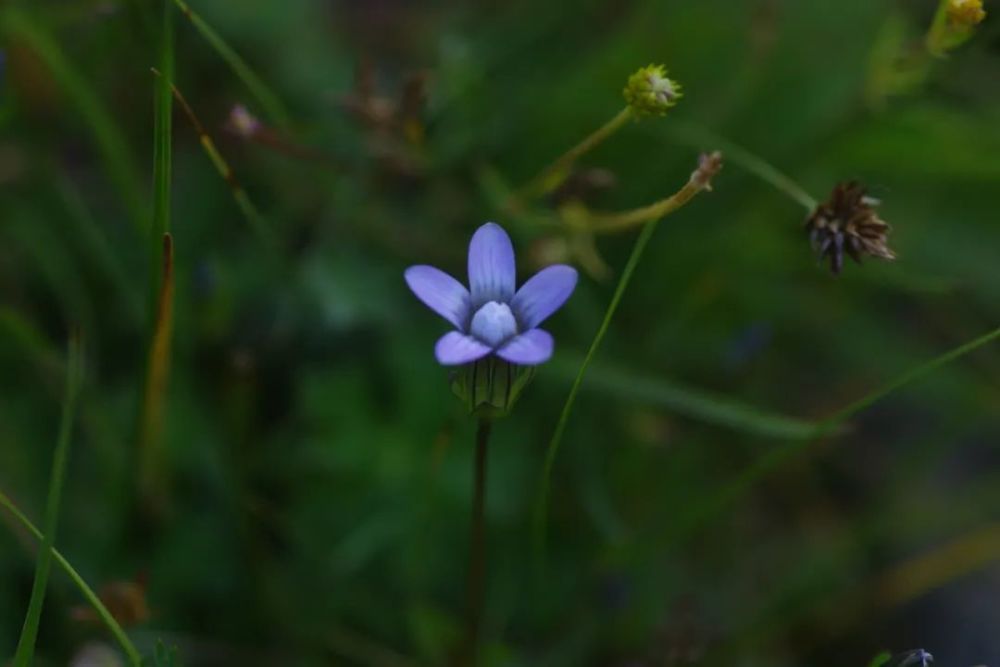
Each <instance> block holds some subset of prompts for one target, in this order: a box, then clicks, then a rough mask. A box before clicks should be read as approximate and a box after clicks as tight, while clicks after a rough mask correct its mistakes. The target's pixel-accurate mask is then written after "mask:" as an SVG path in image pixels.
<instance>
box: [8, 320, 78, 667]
mask: <svg viewBox="0 0 1000 667" xmlns="http://www.w3.org/2000/svg"><path fill="white" fill-rule="evenodd" d="M68 356H69V358H68V361H67V363H66V391H65V395H64V396H65V397H64V399H63V409H62V417H61V420H60V423H59V439H58V441H57V443H56V451H55V454H54V456H53V460H52V474H51V478H50V480H49V496H48V501H47V503H46V506H45V536H44V537H43V538H42V546H41V548H40V549H39V551H38V559H37V561H36V563H35V581H34V584H33V585H32V587H31V599H30V601H29V602H28V611H27V613H26V614H25V617H24V627H23V628H22V630H21V638H20V639H19V640H18V642H17V651H16V652H15V654H14V667H28V665H30V664H31V661H32V657H33V655H34V652H35V640H36V639H37V638H38V625H39V623H40V622H41V618H42V606H43V605H44V603H45V589H46V587H47V585H48V581H49V572H50V570H51V568H52V545H53V543H54V542H55V537H56V529H57V528H58V525H59V505H60V500H61V498H62V488H63V482H64V480H65V479H66V464H67V462H68V460H69V448H70V436H71V435H72V433H73V419H74V415H75V413H76V402H77V397H78V396H79V392H80V380H81V377H82V375H83V362H82V355H81V353H80V339H79V337H78V336H77V335H76V334H73V335H72V336H71V337H70V341H69V355H68Z"/></svg>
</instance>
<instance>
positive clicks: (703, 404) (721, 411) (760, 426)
mask: <svg viewBox="0 0 1000 667" xmlns="http://www.w3.org/2000/svg"><path fill="white" fill-rule="evenodd" d="M552 366H553V367H554V369H555V371H556V372H557V373H562V374H563V375H564V376H567V377H572V374H573V369H576V368H579V366H580V364H579V362H577V361H573V362H569V361H567V362H563V361H557V362H555V363H553V364H552ZM587 388H588V389H590V390H592V391H599V392H603V393H606V394H610V395H613V396H616V397H618V398H620V399H622V400H624V401H636V402H638V403H645V404H649V405H656V406H660V407H664V408H667V409H669V410H672V411H674V412H676V413H678V414H680V415H684V416H685V417H690V418H691V419H696V420H698V421H702V422H705V423H708V424H714V425H716V426H721V427H724V428H730V429H733V430H734V431H742V432H744V433H750V434H753V435H758V436H764V437H769V438H778V439H781V440H803V439H807V438H811V437H814V436H816V435H817V434H818V433H819V430H820V424H819V423H814V422H810V421H808V420H804V419H799V418H797V417H789V416H786V415H782V414H775V413H773V412H768V411H765V410H761V409H760V408H757V407H755V406H752V405H747V404H746V403H741V402H740V401H736V400H733V399H732V398H729V397H727V396H722V395H719V394H714V393H711V392H707V391H704V390H701V389H696V388H694V387H688V386H685V385H682V384H679V383H676V382H671V381H670V380H664V379H662V378H652V377H644V376H642V375H639V374H637V373H634V372H632V371H627V370H624V369H620V368H613V367H611V366H606V365H602V364H598V365H595V366H592V367H591V370H590V379H589V380H588V382H587Z"/></svg>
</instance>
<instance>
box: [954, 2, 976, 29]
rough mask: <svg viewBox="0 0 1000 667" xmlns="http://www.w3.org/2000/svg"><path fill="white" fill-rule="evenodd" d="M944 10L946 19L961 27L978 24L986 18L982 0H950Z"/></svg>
mask: <svg viewBox="0 0 1000 667" xmlns="http://www.w3.org/2000/svg"><path fill="white" fill-rule="evenodd" d="M946 11H947V12H948V20H949V21H950V22H951V23H952V24H954V25H957V26H961V27H963V28H971V27H973V26H975V25H978V24H980V23H982V21H983V19H985V18H986V11H985V10H984V9H983V2H982V0H950V1H949V2H948V8H947V10H946Z"/></svg>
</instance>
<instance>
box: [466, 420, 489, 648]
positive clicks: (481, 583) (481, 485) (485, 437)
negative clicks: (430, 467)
mask: <svg viewBox="0 0 1000 667" xmlns="http://www.w3.org/2000/svg"><path fill="white" fill-rule="evenodd" d="M492 425H493V422H492V421H490V420H489V419H487V418H482V417H481V418H480V419H479V424H478V426H477V428H476V459H475V468H474V472H473V475H474V479H475V482H474V487H475V490H474V495H473V499H472V533H471V540H470V548H469V583H468V596H469V601H468V605H469V608H468V625H467V628H466V655H467V656H468V664H476V661H477V660H476V658H477V656H478V653H479V638H480V630H481V626H482V618H483V606H484V603H485V601H486V537H485V534H486V518H485V517H486V463H487V458H488V456H489V451H488V445H489V440H490V432H491V430H492Z"/></svg>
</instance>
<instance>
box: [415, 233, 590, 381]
mask: <svg viewBox="0 0 1000 667" xmlns="http://www.w3.org/2000/svg"><path fill="white" fill-rule="evenodd" d="M404 276H405V278H406V284H407V285H409V286H410V289H411V290H413V293H414V294H416V295H417V298H418V299H420V300H421V301H423V302H424V303H425V304H426V305H427V306H428V307H429V308H430V309H431V310H433V311H434V312H435V313H437V314H438V315H440V316H441V317H443V318H445V319H446V320H448V321H449V322H451V323H452V324H453V325H454V326H455V331H450V332H448V333H446V334H445V335H444V336H442V337H441V339H440V340H438V342H437V345H436V346H435V347H434V354H435V356H437V360H438V362H440V363H442V364H444V365H446V366H457V365H461V364H466V363H469V362H472V361H475V360H477V359H481V358H482V357H485V356H487V355H489V354H495V355H496V356H498V357H500V358H501V359H504V360H505V361H509V362H510V363H512V364H518V365H522V366H534V365H536V364H540V363H542V362H544V361H547V360H548V359H549V357H551V356H552V347H553V341H552V335H551V334H550V333H549V332H547V331H544V330H543V329H539V328H538V325H539V324H541V323H542V322H543V321H544V320H545V319H546V318H547V317H548V316H549V315H551V314H552V313H554V312H556V311H557V310H559V307H560V306H562V305H563V304H564V303H565V302H566V299H568V298H569V295H570V294H572V293H573V288H575V287H576V270H575V269H573V268H572V267H569V266H566V265H563V264H556V265H554V266H549V267H547V268H544V269H542V270H541V271H539V272H538V273H536V274H535V275H534V276H533V277H532V278H530V279H529V280H528V281H527V282H526V283H524V284H523V285H521V289H519V290H515V289H514V285H515V280H516V270H515V267H514V246H513V245H511V242H510V237H509V236H507V232H505V231H504V230H503V228H502V227H500V225H497V224H495V223H492V222H488V223H486V224H485V225H483V226H482V227H480V228H479V229H477V230H476V233H475V234H474V235H473V236H472V241H471V242H470V243H469V288H470V289H465V286H464V285H462V283H460V282H458V281H457V280H455V279H454V278H452V277H451V276H450V275H448V274H447V273H445V272H444V271H441V270H440V269H436V268H434V267H433V266H426V265H417V266H411V267H410V268H408V269H407V270H406V273H405V274H404Z"/></svg>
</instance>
